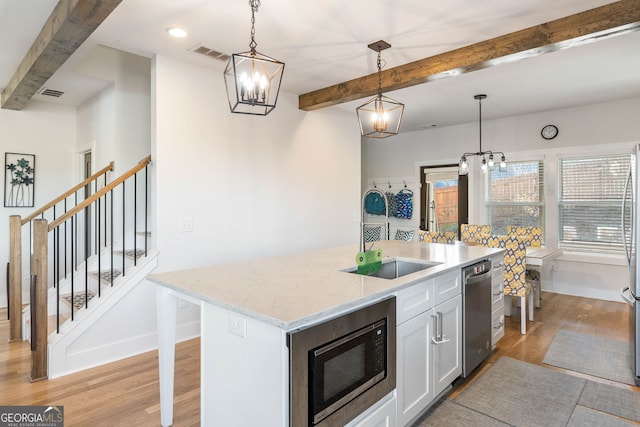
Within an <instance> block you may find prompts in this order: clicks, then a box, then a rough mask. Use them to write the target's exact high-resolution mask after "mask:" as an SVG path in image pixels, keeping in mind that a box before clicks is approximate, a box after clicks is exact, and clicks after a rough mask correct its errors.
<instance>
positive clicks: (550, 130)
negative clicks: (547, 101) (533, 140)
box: [540, 125, 558, 139]
mask: <svg viewBox="0 0 640 427" xmlns="http://www.w3.org/2000/svg"><path fill="white" fill-rule="evenodd" d="M540 135H542V137H543V138H544V139H553V138H555V137H556V136H558V127H557V126H555V125H546V126H545V127H543V128H542V130H541V131H540Z"/></svg>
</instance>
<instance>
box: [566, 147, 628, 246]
mask: <svg viewBox="0 0 640 427" xmlns="http://www.w3.org/2000/svg"><path fill="white" fill-rule="evenodd" d="M629 161H630V155H614V156H598V157H581V158H564V159H560V161H559V168H560V170H559V175H560V192H559V194H558V196H559V206H558V214H559V245H560V247H563V248H568V249H574V250H587V251H602V252H622V251H623V247H622V225H621V215H622V199H623V197H624V188H625V181H626V178H627V175H628V171H629ZM628 208H629V209H630V207H629V206H628ZM625 214H626V215H627V217H629V215H630V210H627V212H625ZM628 219H629V218H627V220H628Z"/></svg>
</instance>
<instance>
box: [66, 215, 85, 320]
mask: <svg viewBox="0 0 640 427" xmlns="http://www.w3.org/2000/svg"><path fill="white" fill-rule="evenodd" d="M75 217H76V216H75V215H73V216H71V227H70V228H71V265H73V264H74V260H73V250H74V244H73V242H74V238H75V236H74V234H73V227H74V225H75V223H74V218H75ZM73 273H74V272H73V271H71V295H73V294H74V292H73V291H74V288H73V285H74V276H75V275H74V274H73ZM85 301H86V296H85ZM73 307H74V304H71V321H72V322H73Z"/></svg>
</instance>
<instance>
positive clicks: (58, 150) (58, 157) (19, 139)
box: [0, 101, 76, 307]
mask: <svg viewBox="0 0 640 427" xmlns="http://www.w3.org/2000/svg"><path fill="white" fill-rule="evenodd" d="M75 128H76V115H75V109H74V108H73V107H64V106H57V105H54V104H49V103H43V102H37V101H31V102H30V103H29V104H28V105H27V107H26V108H24V109H23V110H21V111H13V110H4V109H0V129H2V134H1V135H2V136H1V137H0V149H1V152H2V162H3V164H4V153H6V152H9V153H23V154H35V156H36V162H35V189H34V191H35V193H34V196H35V203H34V204H35V207H34V208H5V207H4V203H2V205H0V206H2V207H0V236H2V244H1V245H0V266H1V269H2V277H5V273H6V265H7V262H8V259H9V238H8V237H9V216H11V215H20V216H23V217H24V216H26V215H29V214H30V213H31V212H33V211H34V210H35V209H36V208H37V207H39V206H41V205H43V204H45V203H47V202H49V201H50V200H52V199H53V198H54V197H56V196H58V195H59V194H60V193H61V192H62V191H64V190H66V189H68V188H70V187H71V186H72V185H73V184H74V177H75V166H76V165H75V163H74V161H73V158H74V157H73V153H74V148H75V145H76V139H75ZM2 177H3V179H4V173H3V174H2ZM2 197H3V198H4V190H3V191H2ZM27 242H28V240H27ZM23 244H28V243H23ZM25 262H28V260H25ZM27 265H28V264H27ZM25 273H26V275H25V278H24V280H23V283H24V284H25V287H24V289H23V291H22V296H23V301H25V302H27V301H28V299H29V294H28V283H29V280H28V274H29V273H28V271H26V272H25ZM2 283H3V285H2V286H0V307H6V306H7V291H6V286H5V284H4V283H5V281H4V280H2Z"/></svg>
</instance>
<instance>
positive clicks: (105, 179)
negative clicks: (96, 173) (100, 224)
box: [104, 173, 107, 248]
mask: <svg viewBox="0 0 640 427" xmlns="http://www.w3.org/2000/svg"><path fill="white" fill-rule="evenodd" d="M106 186H107V174H106V173H105V174H104V187H106ZM104 247H105V248H106V247H107V195H106V194H105V196H104Z"/></svg>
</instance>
